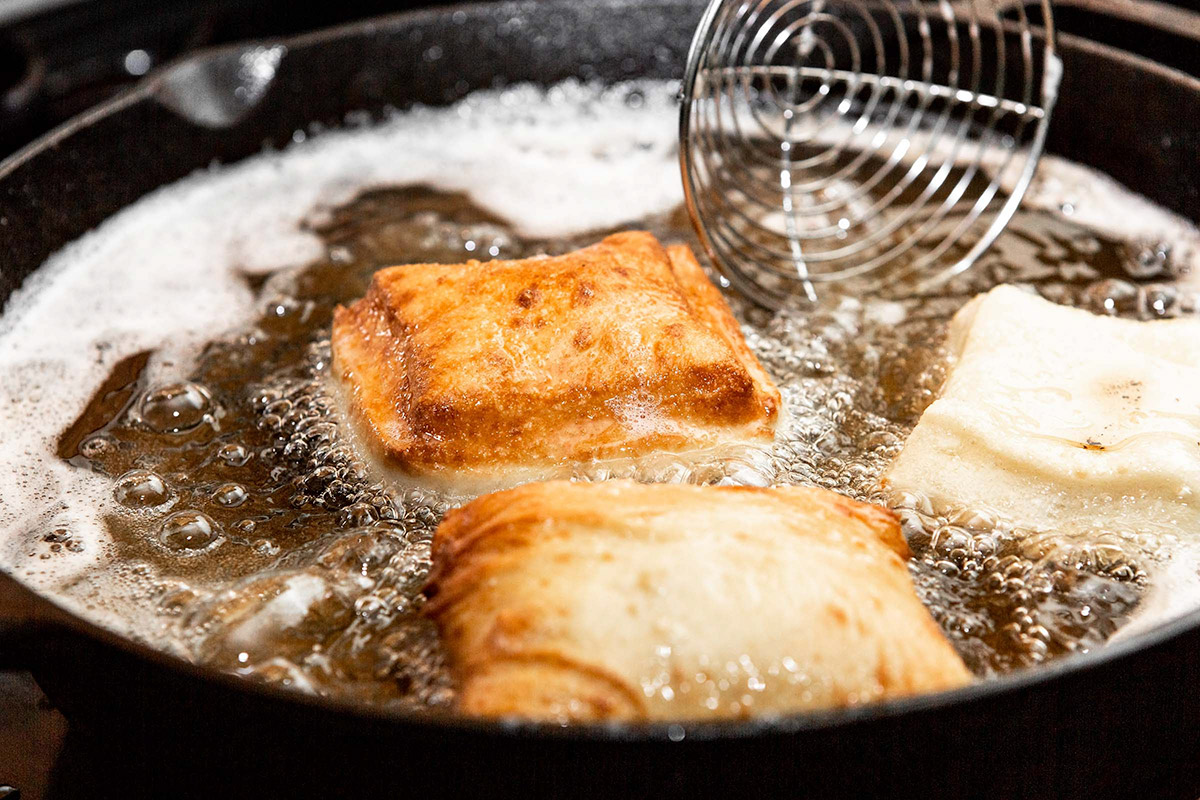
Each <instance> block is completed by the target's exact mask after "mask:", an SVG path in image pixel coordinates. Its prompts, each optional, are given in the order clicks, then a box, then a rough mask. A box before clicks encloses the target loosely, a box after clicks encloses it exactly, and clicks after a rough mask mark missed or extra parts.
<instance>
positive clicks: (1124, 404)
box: [885, 286, 1200, 534]
mask: <svg viewBox="0 0 1200 800" xmlns="http://www.w3.org/2000/svg"><path fill="white" fill-rule="evenodd" d="M949 350H950V355H951V358H952V360H953V366H952V368H951V371H950V374H949V377H948V378H947V380H946V384H945V386H944V387H943V389H942V391H941V395H940V397H939V398H938V399H937V400H935V401H934V402H933V404H932V405H930V406H929V408H927V409H926V410H925V413H924V414H923V415H922V416H921V419H920V421H919V422H918V423H917V426H916V428H915V429H914V430H913V432H912V434H911V435H910V436H909V439H908V441H907V442H905V445H904V448H903V450H902V451H901V452H900V455H899V456H898V457H897V459H896V461H895V463H894V464H893V465H892V467H891V470H890V472H889V474H888V475H887V476H886V478H885V485H886V486H887V487H889V488H890V489H891V490H893V491H894V492H907V493H911V494H916V495H924V496H925V497H927V498H928V499H929V500H930V502H931V503H932V505H933V506H934V507H935V508H936V509H939V510H941V509H948V510H958V509H967V510H970V511H978V512H984V513H987V514H990V515H993V516H996V517H1001V518H1004V519H1007V520H1009V521H1010V522H1012V523H1014V524H1016V525H1017V526H1019V527H1021V528H1024V529H1027V530H1033V531H1064V532H1071V533H1083V534H1086V533H1089V532H1096V531H1108V532H1118V533H1149V534H1153V533H1156V532H1166V533H1172V534H1173V533H1177V532H1178V531H1180V530H1187V531H1195V530H1197V529H1198V528H1200V320H1196V319H1175V320H1157V321H1148V322H1141V321H1137V320H1128V319H1117V318H1114V317H1103V316H1099V315H1096V314H1092V313H1091V312H1089V311H1086V310H1083V309H1078V308H1068V307H1066V306H1060V305H1057V304H1055V303H1052V302H1050V301H1048V300H1044V299H1042V298H1041V297H1039V296H1037V295H1035V294H1033V293H1031V292H1027V291H1024V290H1021V289H1018V288H1016V287H1013V286H998V287H996V288H995V289H992V290H991V291H989V292H987V293H986V294H982V295H980V296H978V297H976V298H975V299H973V300H972V301H971V302H970V303H968V304H967V305H966V306H964V307H963V308H962V310H960V311H959V312H958V314H956V315H955V317H954V319H953V320H952V322H951V325H950V333H949Z"/></svg>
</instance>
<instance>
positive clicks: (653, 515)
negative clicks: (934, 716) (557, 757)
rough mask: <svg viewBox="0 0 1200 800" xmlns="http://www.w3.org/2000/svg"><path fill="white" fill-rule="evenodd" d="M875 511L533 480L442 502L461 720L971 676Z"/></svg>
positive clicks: (788, 698)
mask: <svg viewBox="0 0 1200 800" xmlns="http://www.w3.org/2000/svg"><path fill="white" fill-rule="evenodd" d="M907 552H908V550H907V546H906V544H905V542H904V539H903V536H902V535H901V533H900V526H899V524H898V523H897V521H896V518H895V517H894V516H893V515H892V514H891V512H889V511H885V510H884V509H881V508H877V507H875V506H870V505H866V504H863V503H859V502H856V501H853V500H849V499H847V498H845V497H842V496H840V495H837V494H834V493H833V492H829V491H825V490H822V489H805V488H795V487H792V488H780V489H758V488H750V487H713V486H689V485H669V484H637V483H633V482H629V481H610V482H606V483H568V482H563V481H558V482H550V483H538V484H528V485H526V486H522V487H520V488H517V489H512V490H509V491H506V492H499V493H497V494H491V495H487V496H485V497H481V498H479V499H477V500H475V501H474V502H472V503H469V504H468V505H466V506H464V507H462V508H459V509H456V510H454V511H451V512H450V514H449V515H447V517H446V519H445V520H444V521H443V522H442V524H441V526H440V527H439V528H438V530H437V533H436V535H435V538H434V556H433V558H434V570H433V574H432V576H431V578H430V582H429V585H428V587H427V588H426V593H427V595H428V596H430V602H429V604H428V605H427V606H426V609H425V613H427V614H428V615H429V616H431V617H432V618H433V619H434V620H436V622H437V623H438V625H439V627H440V629H441V631H442V636H443V640H444V642H445V644H446V647H447V650H448V652H449V653H450V657H451V663H452V668H453V670H454V673H455V675H456V677H457V679H458V682H459V685H460V695H459V705H460V709H461V710H462V711H463V712H465V713H468V714H474V715H482V716H505V715H517V716H524V717H531V718H537V719H553V720H559V721H568V720H599V719H621V720H667V719H698V718H721V717H742V716H748V715H752V714H763V713H769V712H786V711H795V710H800V709H812V708H824V707H834V706H847V705H853V704H858V703H864V702H869V701H871V700H876V699H880V698H887V697H895V696H899V695H907V694H912V693H916V692H926V691H935V690H939V689H948V688H952V687H956V686H961V685H963V684H965V683H966V682H967V681H968V679H969V677H968V673H967V670H966V668H965V667H964V665H963V662H962V660H961V659H960V658H959V656H958V655H957V654H956V653H955V652H954V650H953V649H952V648H951V646H950V645H949V643H948V642H947V641H946V639H945V638H943V636H942V633H941V631H940V630H939V628H938V626H937V625H936V624H935V623H934V621H933V619H932V618H931V617H930V616H929V614H928V612H927V611H926V609H925V608H924V606H923V605H922V604H921V602H920V600H919V599H918V598H917V596H916V594H915V592H914V589H913V585H912V581H911V579H910V578H909V574H908V569H907V567H906V565H905V561H904V556H906V555H907Z"/></svg>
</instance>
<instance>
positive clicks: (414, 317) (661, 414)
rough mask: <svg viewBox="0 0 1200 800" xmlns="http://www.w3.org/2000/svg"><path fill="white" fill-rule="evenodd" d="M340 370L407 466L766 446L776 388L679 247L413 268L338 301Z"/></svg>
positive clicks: (499, 464)
mask: <svg viewBox="0 0 1200 800" xmlns="http://www.w3.org/2000/svg"><path fill="white" fill-rule="evenodd" d="M333 360H334V372H335V375H337V376H338V379H339V380H340V382H341V384H342V385H343V387H344V389H345V390H346V396H347V399H348V405H349V408H350V411H351V412H352V415H353V417H354V418H355V419H356V421H357V423H358V427H359V432H360V434H361V435H360V438H361V439H364V440H365V441H366V442H367V443H368V444H369V446H370V447H371V448H372V449H373V450H374V451H375V454H376V455H377V456H380V457H382V458H383V459H384V460H385V461H386V462H387V463H388V464H390V465H392V466H395V467H397V468H399V469H400V470H402V471H403V472H405V473H407V474H410V475H422V474H431V473H437V472H444V471H451V472H453V471H456V470H461V471H471V470H476V471H479V470H482V471H487V470H490V469H497V470H502V469H504V468H505V467H509V466H520V467H530V466H537V465H550V464H560V463H563V462H569V461H583V460H587V459H594V458H595V459H607V458H627V457H636V456H639V455H642V454H645V453H648V452H651V451H655V450H667V451H677V452H681V451H688V450H697V449H701V448H706V447H711V446H714V445H718V444H724V443H728V442H732V441H737V442H753V441H770V440H771V438H772V437H773V435H774V428H775V423H776V420H777V417H778V413H779V404H780V399H779V392H778V390H777V389H776V388H775V387H774V385H772V383H771V381H770V379H769V378H768V377H767V375H766V373H765V372H764V371H763V369H762V367H761V366H760V365H759V364H758V362H757V361H756V360H755V358H754V356H753V354H752V353H751V352H750V350H749V348H748V347H747V346H746V343H745V341H744V339H743V338H742V335H741V331H740V329H739V328H738V325H737V322H736V320H734V318H733V316H732V314H731V313H730V311H729V308H728V306H727V305H726V304H725V302H724V300H723V299H722V298H721V296H720V293H719V292H718V291H717V290H716V288H715V287H713V285H712V284H711V283H710V282H709V281H708V279H707V278H706V277H705V275H704V273H703V271H702V270H701V269H700V266H699V264H697V262H696V260H695V257H694V256H693V255H692V253H691V251H690V250H689V249H688V248H687V247H686V246H678V247H673V248H671V250H670V251H667V250H664V249H663V247H662V246H661V245H660V244H659V243H658V241H657V240H656V239H655V238H654V237H653V236H651V235H650V234H648V233H641V232H630V233H621V234H616V235H613V236H609V237H608V238H606V239H604V240H603V241H602V242H600V243H599V244H596V245H593V246H591V247H588V248H585V249H583V250H578V251H576V252H573V253H569V254H567V255H563V256H558V257H555V258H534V259H526V260H521V261H492V262H489V263H486V264H481V263H479V262H477V261H470V262H467V263H466V264H414V265H410V266H403V267H392V268H389V269H384V270H381V271H379V272H378V273H376V274H375V277H374V279H373V280H372V283H371V287H370V289H369V290H368V292H367V295H366V296H365V297H364V298H363V299H362V300H360V301H358V302H357V303H354V304H353V305H351V306H350V307H348V308H338V309H337V311H336V312H335V315H334V325H333Z"/></svg>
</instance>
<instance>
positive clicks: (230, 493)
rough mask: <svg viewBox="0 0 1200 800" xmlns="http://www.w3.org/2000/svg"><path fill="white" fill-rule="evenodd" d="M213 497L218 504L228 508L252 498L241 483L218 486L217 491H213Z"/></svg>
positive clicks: (235, 506)
mask: <svg viewBox="0 0 1200 800" xmlns="http://www.w3.org/2000/svg"><path fill="white" fill-rule="evenodd" d="M212 498H213V501H214V502H215V503H217V504H218V505H222V506H225V507H226V508H237V507H238V506H240V505H241V504H242V503H244V502H246V500H248V499H249V498H250V495H249V494H248V493H247V492H246V490H245V489H244V488H242V486H241V485H240V484H236V483H226V484H223V485H221V486H218V487H217V489H216V491H214V492H213V496H212Z"/></svg>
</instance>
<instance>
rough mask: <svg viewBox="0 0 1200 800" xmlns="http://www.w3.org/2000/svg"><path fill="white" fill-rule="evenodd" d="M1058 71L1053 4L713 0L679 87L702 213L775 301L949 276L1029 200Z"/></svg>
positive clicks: (701, 225)
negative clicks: (838, 286)
mask: <svg viewBox="0 0 1200 800" xmlns="http://www.w3.org/2000/svg"><path fill="white" fill-rule="evenodd" d="M1030 14H1033V15H1034V18H1033V19H1031V18H1030V16H1029V15H1030ZM1061 74H1062V67H1061V62H1060V61H1059V59H1058V57H1057V55H1056V54H1055V45H1054V30H1053V17H1052V13H1051V8H1050V0H1041V5H1040V7H1039V6H1038V5H1037V3H1036V0H1035V3H1034V4H1032V5H1029V6H1026V5H1022V4H1020V3H1014V4H1008V5H1005V4H1002V0H966V1H965V2H932V3H926V2H916V1H915V0H913V1H910V0H713V2H711V3H710V4H709V6H708V8H707V9H706V11H705V14H704V17H703V19H702V21H701V24H700V27H699V29H698V30H697V32H696V37H695V39H694V40H693V42H692V49H691V53H690V55H689V58H688V68H687V73H686V75H685V78H684V83H683V91H682V93H683V107H682V110H681V114H680V162H681V167H682V170H683V182H684V191H685V196H686V199H687V205H688V211H689V213H690V214H691V217H692V222H693V224H694V226H695V228H696V231H697V233H698V234H699V236H700V239H701V242H702V243H703V245H704V247H705V249H706V250H707V251H708V254H709V256H710V257H711V258H712V259H713V261H714V262H715V263H716V265H717V266H718V268H719V269H720V270H721V272H722V273H723V275H724V276H725V278H726V279H727V280H728V281H729V282H730V283H732V284H733V285H734V286H735V288H737V289H738V290H740V291H741V292H742V293H744V294H746V295H748V296H749V297H751V298H752V299H754V300H756V301H757V302H759V303H761V304H763V305H766V306H769V307H774V308H777V307H779V306H781V305H783V304H785V303H787V302H789V301H790V300H791V299H792V298H794V297H796V296H797V295H800V296H807V297H808V298H809V299H816V296H817V292H818V290H819V288H820V287H821V286H822V285H826V284H829V283H830V282H834V281H845V280H848V279H851V280H857V281H858V282H859V283H860V284H861V286H862V287H863V288H877V287H880V286H883V285H887V284H891V283H894V282H896V281H898V280H905V279H907V280H909V281H912V282H914V283H916V284H917V285H921V286H925V285H928V284H929V283H931V282H934V281H938V280H944V279H946V278H948V277H950V276H951V275H955V274H957V273H959V272H962V271H963V270H965V269H967V268H968V267H970V266H971V264H972V263H974V261H975V260H976V258H978V256H979V255H980V254H981V253H982V252H983V251H984V250H985V249H986V248H987V247H988V246H989V245H990V244H991V243H992V241H993V240H994V239H995V238H996V236H997V235H998V234H999V233H1000V231H1001V230H1002V229H1003V228H1004V226H1005V224H1007V222H1008V220H1009V218H1010V217H1011V216H1012V214H1013V212H1014V211H1015V210H1016V207H1017V205H1018V204H1019V203H1020V200H1021V196H1022V195H1023V194H1024V192H1025V189H1026V187H1027V186H1028V184H1029V181H1030V179H1031V178H1032V176H1033V172H1034V169H1035V167H1036V166H1037V161H1038V157H1039V156H1040V155H1041V151H1042V147H1043V144H1044V142H1045V137H1046V128H1047V125H1048V123H1049V120H1050V114H1051V110H1052V109H1053V106H1054V101H1055V99H1056V97H1057V91H1058V83H1059V78H1060V77H1061Z"/></svg>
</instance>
